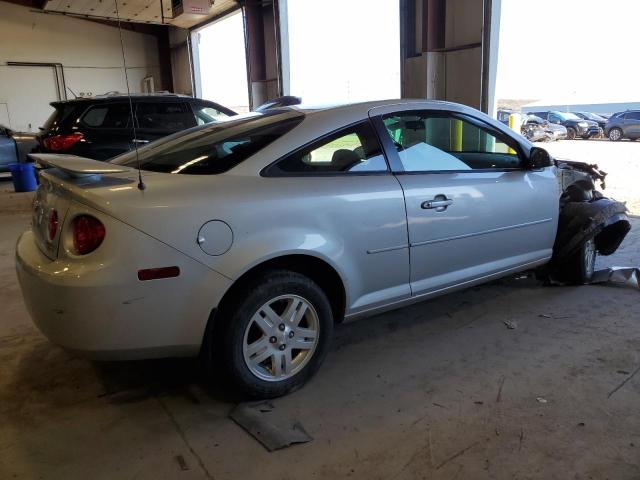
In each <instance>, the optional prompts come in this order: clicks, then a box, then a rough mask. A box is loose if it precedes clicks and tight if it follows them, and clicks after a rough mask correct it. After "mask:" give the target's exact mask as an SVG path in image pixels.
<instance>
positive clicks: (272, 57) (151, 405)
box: [0, 0, 640, 479]
mask: <svg viewBox="0 0 640 480" xmlns="http://www.w3.org/2000/svg"><path fill="white" fill-rule="evenodd" d="M292 1H293V0H265V1H258V0H255V1H252V0H246V1H241V2H238V1H234V0H216V1H215V2H212V5H210V7H209V9H208V11H207V12H204V13H199V14H197V15H193V14H184V13H183V14H178V15H176V11H175V9H174V8H172V2H170V1H169V0H164V1H162V0H129V1H127V2H118V10H117V12H116V10H115V8H114V7H115V4H114V3H113V2H110V1H106V0H85V1H82V2H70V1H62V0H32V1H18V0H15V1H11V2H6V1H2V2H0V38H2V40H3V41H2V42H0V124H3V125H6V126H9V127H11V128H13V129H14V130H18V131H25V132H36V131H37V130H38V127H39V126H40V125H41V124H42V123H43V122H44V121H45V120H46V118H47V117H48V116H49V113H50V111H51V108H50V107H49V105H48V104H49V102H51V101H54V100H66V99H71V98H73V97H74V96H93V95H98V94H104V93H107V92H114V91H118V92H126V91H127V88H128V89H129V90H130V91H131V92H132V93H134V92H153V91H168V92H174V93H180V94H185V95H193V96H198V97H204V98H206V97H205V95H209V93H208V92H212V89H211V88H208V87H207V85H203V78H205V77H203V76H202V75H201V71H202V69H203V65H202V63H203V60H206V58H207V56H206V55H205V56H201V55H200V54H199V41H198V39H199V35H200V34H201V32H202V31H203V29H204V28H207V27H209V26H211V25H215V23H216V22H218V21H221V20H223V19H225V18H228V16H229V15H238V12H240V15H242V21H243V25H244V33H245V39H244V45H243V47H244V51H245V52H246V55H245V58H242V59H240V60H241V61H240V63H243V62H244V66H245V69H244V70H242V71H241V72H240V77H242V76H244V77H245V79H246V89H247V91H246V102H247V105H244V106H242V105H238V106H236V107H246V109H247V110H250V109H252V108H254V107H256V106H258V105H260V104H262V103H263V102H265V101H267V100H270V99H274V98H276V97H279V96H283V95H296V91H292V90H291V88H290V70H291V68H292V67H293V66H292V65H291V64H290V56H289V48H290V45H289V41H288V29H289V24H288V20H287V12H288V8H287V2H292ZM173 3H175V2H173ZM307 8H314V9H315V8H317V9H322V8H326V6H323V2H309V6H308V7H307ZM398 9H399V21H400V28H399V32H400V36H399V37H400V38H399V39H393V41H398V46H399V48H400V52H399V58H400V65H399V72H400V94H401V96H402V97H403V98H404V97H407V98H409V97H410V98H426V99H437V100H449V101H454V102H458V103H463V104H466V105H469V106H472V107H474V108H478V109H480V110H482V111H484V112H487V113H489V114H493V112H494V110H495V95H494V90H495V77H496V69H497V50H498V48H499V42H500V38H499V24H500V0H446V1H445V0H399V2H398ZM335 15H340V12H339V11H336V12H335ZM366 18H367V12H366V9H363V11H362V17H361V18H360V19H358V20H357V21H359V22H365V23H366ZM354 21H355V19H354ZM119 24H120V28H119V27H118V25H119ZM327 34H328V35H339V33H337V32H329V31H328V33H327ZM121 35H122V37H121ZM121 40H122V42H123V45H124V57H125V60H126V65H127V67H126V68H127V73H128V79H129V81H128V84H127V82H126V80H125V75H124V74H123V51H122V48H121ZM318 41H322V39H319V40H318ZM223 48H224V47H223ZM349 48H350V46H349V45H345V46H344V51H343V52H328V54H330V55H340V54H348V55H355V54H356V53H357V52H353V51H352V50H350V49H349ZM374 70H375V68H374ZM214 71H215V69H214ZM225 74H229V75H231V74H237V72H235V73H233V72H231V73H229V72H227V73H225V70H224V68H220V73H219V75H225ZM325 74H326V75H328V76H330V75H337V74H338V73H336V72H333V71H330V70H329V71H326V72H325ZM210 99H211V100H214V101H218V99H217V98H216V97H215V96H213V97H211V98H210ZM303 100H304V99H303ZM0 182H1V183H0V189H1V190H2V192H1V193H0V225H1V226H2V228H1V230H0V286H1V287H2V288H1V289H0V304H1V305H2V307H3V312H4V313H3V314H2V316H1V317H0V318H1V320H2V321H0V360H1V361H0V478H2V479H4V478H7V479H12V478H16V479H22V478H24V479H32V478H33V479H38V478H43V479H49V478H53V479H57V478H64V479H74V478H96V479H98V478H104V479H113V478H138V479H144V478H185V479H192V478H193V479H227V478H229V479H235V478H247V479H253V478H274V479H298V478H380V479H414V478H425V479H426V478H429V479H432V478H433V479H454V478H457V479H463V478H472V479H482V478H492V479H493V478H505V479H506V478H576V479H590V478H593V479H600V478H616V479H621V478H639V477H640V455H639V454H638V448H640V420H639V419H638V418H637V415H634V412H635V411H636V408H637V404H638V399H639V395H640V383H639V382H638V379H637V377H634V376H635V374H636V373H637V372H638V371H640V366H638V362H639V360H640V359H639V357H638V351H639V350H640V327H639V325H638V322H637V319H638V318H639V317H640V303H639V302H638V290H637V289H633V288H628V287H619V286H612V285H588V286H544V285H542V283H541V282H539V281H538V280H536V279H535V278H534V277H533V276H532V275H518V276H515V277H512V278H507V279H503V280H500V281H496V282H493V283H490V284H487V285H483V286H479V287H473V288H471V289H469V290H465V291H462V292H458V293H454V294H450V295H446V296H443V297H440V298H437V299H435V300H431V301H428V302H425V303H420V304H416V305H413V306H410V307H407V308H403V309H400V310H395V311H392V312H389V313H385V314H382V315H378V316H376V317H373V318H368V319H364V320H361V321H358V322H351V323H345V324H341V325H337V326H336V335H335V339H334V343H333V346H332V349H331V352H330V354H329V355H328V357H327V359H326V361H325V363H324V365H323V368H322V369H321V370H320V371H319V373H318V374H317V375H316V376H315V377H314V379H313V380H312V381H311V382H309V383H308V384H307V385H306V386H305V387H304V388H302V389H300V390H299V391H296V392H294V393H292V394H290V395H287V396H285V397H282V398H278V399H275V400H272V401H271V403H272V406H273V409H274V410H276V411H277V412H279V414H280V415H282V416H284V417H286V418H291V419H295V421H296V422H299V424H300V425H302V426H303V428H304V430H305V431H306V432H307V433H308V434H309V435H310V436H311V437H312V438H313V440H312V441H311V442H308V443H304V444H300V445H292V446H290V447H289V448H284V449H282V450H278V451H274V452H269V451H267V450H266V449H265V448H264V447H263V446H262V445H261V444H260V443H258V442H257V441H256V440H255V439H254V438H253V437H252V436H250V435H249V434H247V432H246V431H245V430H243V429H242V428H240V427H239V426H238V425H237V424H236V423H235V422H234V421H233V420H231V419H230V418H229V413H230V412H231V411H232V410H233V409H234V408H235V407H236V406H237V405H238V403H239V402H241V401H242V399H241V398H238V397H236V396H235V395H234V394H232V393H231V392H230V391H228V390H227V389H225V388H223V387H221V386H219V385H211V384H207V383H204V382H203V381H202V379H201V377H200V375H199V367H198V362H197V360H190V359H180V360H177V359H166V360H154V361H138V362H124V363H104V362H91V361H89V360H86V359H83V358H79V357H77V356H75V355H73V354H72V353H69V352H66V351H65V350H63V349H61V348H59V347H57V346H55V345H53V344H51V343H50V342H49V341H48V340H47V339H46V338H45V337H44V336H43V335H42V334H41V333H40V332H39V331H38V330H37V329H36V327H35V326H34V325H33V323H32V321H31V319H30V318H29V314H28V313H27V311H26V308H25V305H24V302H23V300H22V296H21V292H20V288H19V285H18V282H17V278H16V273H15V265H14V252H15V243H16V239H17V238H18V236H19V235H20V234H21V233H22V232H23V231H25V230H27V229H28V228H29V224H30V220H31V202H32V201H33V196H32V194H28V193H23V194H18V193H13V192H11V191H10V189H9V184H10V182H8V181H6V180H0ZM639 231H640V220H638V218H637V217H636V218H633V219H632V230H631V233H630V234H629V235H628V236H627V238H626V239H625V241H624V243H623V244H622V246H621V248H620V249H619V250H618V251H617V252H616V253H615V254H614V255H613V256H610V257H605V258H599V260H598V262H599V266H600V267H605V266H610V265H635V266H637V265H640V234H639ZM90 314H91V312H87V315H90Z"/></svg>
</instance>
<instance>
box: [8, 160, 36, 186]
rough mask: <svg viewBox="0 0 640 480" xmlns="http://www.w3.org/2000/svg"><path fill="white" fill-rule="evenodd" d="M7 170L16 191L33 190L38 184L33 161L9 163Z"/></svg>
mask: <svg viewBox="0 0 640 480" xmlns="http://www.w3.org/2000/svg"><path fill="white" fill-rule="evenodd" d="M9 170H10V171H11V179H12V180H13V188H14V189H15V191H16V192H33V191H34V190H35V189H36V187H37V186H38V183H37V182H36V172H35V170H34V168H33V163H11V164H9Z"/></svg>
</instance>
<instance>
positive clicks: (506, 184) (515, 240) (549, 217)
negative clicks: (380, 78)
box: [381, 110, 558, 295]
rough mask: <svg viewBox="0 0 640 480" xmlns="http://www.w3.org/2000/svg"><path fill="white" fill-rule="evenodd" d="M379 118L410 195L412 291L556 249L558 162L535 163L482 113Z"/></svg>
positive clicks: (528, 261)
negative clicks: (534, 166)
mask: <svg viewBox="0 0 640 480" xmlns="http://www.w3.org/2000/svg"><path fill="white" fill-rule="evenodd" d="M381 120H382V122H383V124H384V129H385V130H386V133H387V134H388V135H389V136H390V138H391V140H392V142H393V145H394V147H395V148H394V150H395V151H394V152H392V153H391V154H390V156H393V155H396V156H397V157H396V162H393V163H395V164H396V166H397V168H396V170H397V171H396V172H395V173H396V176H397V178H398V179H399V181H400V184H401V185H402V188H403V190H404V194H405V200H406V209H407V220H408V231H409V244H410V263H411V289H412V294H413V295H421V294H425V293H431V292H436V291H438V290H442V289H446V288H448V287H452V286H454V285H460V284H464V283H465V282H471V281H474V280H477V279H481V278H484V277H489V276H491V275H494V274H499V273H501V272H505V271H508V270H510V269H516V268H520V267H523V266H526V265H531V266H533V265H535V264H536V263H540V262H541V261H544V260H545V259H547V258H549V257H550V256H551V253H552V250H551V249H552V246H553V242H554V237H555V232H556V225H557V220H558V185H557V182H556V180H555V175H554V173H553V171H552V168H546V169H543V170H540V171H532V170H527V169H526V168H524V159H523V155H522V154H521V152H520V148H521V147H520V146H519V144H518V142H516V141H514V140H513V139H511V138H510V137H509V136H508V135H506V134H505V133H504V132H500V131H499V130H495V129H494V128H493V127H491V126H490V125H488V124H486V123H484V122H483V121H482V120H479V119H476V118H475V117H470V116H466V115H463V114H458V113H453V112H448V111H434V110H422V111H417V110H405V111H396V112H390V113H386V114H383V115H382V116H381Z"/></svg>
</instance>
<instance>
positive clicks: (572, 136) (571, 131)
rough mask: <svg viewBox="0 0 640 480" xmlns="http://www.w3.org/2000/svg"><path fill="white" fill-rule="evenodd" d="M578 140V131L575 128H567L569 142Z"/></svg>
mask: <svg viewBox="0 0 640 480" xmlns="http://www.w3.org/2000/svg"><path fill="white" fill-rule="evenodd" d="M575 138H576V129H575V128H573V127H567V140H574V139H575Z"/></svg>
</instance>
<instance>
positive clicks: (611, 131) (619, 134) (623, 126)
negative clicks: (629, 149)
mask: <svg viewBox="0 0 640 480" xmlns="http://www.w3.org/2000/svg"><path fill="white" fill-rule="evenodd" d="M604 134H605V135H606V136H607V137H609V140H612V141H614V142H617V141H618V140H622V139H623V138H628V139H629V140H632V141H635V140H637V139H638V138H640V110H627V111H626V112H618V113H614V114H613V115H612V116H611V117H610V118H609V120H607V124H606V125H605V127H604Z"/></svg>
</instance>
